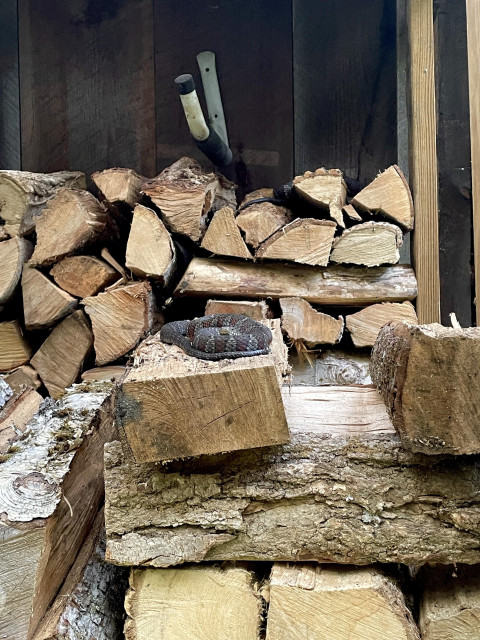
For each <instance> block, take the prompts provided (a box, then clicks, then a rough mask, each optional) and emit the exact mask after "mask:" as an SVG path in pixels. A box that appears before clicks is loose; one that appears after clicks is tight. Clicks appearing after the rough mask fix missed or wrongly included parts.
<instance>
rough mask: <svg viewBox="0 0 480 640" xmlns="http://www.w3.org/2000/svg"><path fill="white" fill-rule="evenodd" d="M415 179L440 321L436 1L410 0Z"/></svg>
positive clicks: (419, 236)
mask: <svg viewBox="0 0 480 640" xmlns="http://www.w3.org/2000/svg"><path fill="white" fill-rule="evenodd" d="M408 29H409V41H410V69H409V71H410V124H411V127H410V179H411V183H412V187H413V199H414V203H415V238H414V243H413V255H414V264H415V270H416V274H417V279H418V298H417V314H418V319H419V321H420V322H421V323H428V322H439V321H440V267H439V236H438V185H437V151H436V134H437V131H436V107H435V65H434V37H433V0H409V3H408Z"/></svg>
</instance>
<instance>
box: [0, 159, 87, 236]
mask: <svg viewBox="0 0 480 640" xmlns="http://www.w3.org/2000/svg"><path fill="white" fill-rule="evenodd" d="M86 186H87V185H86V182H85V174H83V173H80V171H59V172H57V173H31V172H30V171H0V203H1V204H0V216H1V217H2V218H3V220H4V221H5V231H6V232H7V233H9V234H10V235H11V236H16V235H27V234H29V233H31V232H32V231H33V229H34V227H35V223H36V220H37V217H38V216H39V215H40V214H41V213H42V211H43V209H44V208H45V205H46V203H47V202H48V201H49V200H51V198H53V197H54V196H55V194H56V193H57V191H58V190H59V189H61V188H63V187H68V188H69V189H86Z"/></svg>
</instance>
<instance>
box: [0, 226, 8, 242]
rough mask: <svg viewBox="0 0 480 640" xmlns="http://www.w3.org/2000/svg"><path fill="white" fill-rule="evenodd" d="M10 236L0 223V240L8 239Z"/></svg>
mask: <svg viewBox="0 0 480 640" xmlns="http://www.w3.org/2000/svg"><path fill="white" fill-rule="evenodd" d="M9 238H10V234H9V233H7V232H6V231H5V227H4V226H3V225H0V242H3V241H4V240H8V239H9Z"/></svg>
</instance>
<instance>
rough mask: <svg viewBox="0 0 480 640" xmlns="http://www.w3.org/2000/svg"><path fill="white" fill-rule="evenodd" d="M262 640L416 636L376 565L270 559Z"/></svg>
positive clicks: (397, 594)
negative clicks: (341, 565)
mask: <svg viewBox="0 0 480 640" xmlns="http://www.w3.org/2000/svg"><path fill="white" fill-rule="evenodd" d="M265 591H266V594H268V599H269V602H270V604H269V607H268V617H267V634H266V640H305V638H308V640H324V639H325V638H332V639H333V638H335V640H343V639H345V640H366V639H367V638H368V640H420V635H419V633H418V629H417V626H416V624H415V622H414V621H413V617H412V614H411V612H410V611H409V609H408V607H407V605H406V603H405V598H404V596H403V593H402V592H401V590H400V588H399V587H398V585H397V584H396V583H395V581H394V580H392V579H391V578H390V577H388V576H386V575H385V574H383V573H381V571H379V570H378V569H376V568H373V567H364V568H361V569H356V568H351V567H328V566H318V565H309V564H274V565H273V569H272V572H271V574H270V580H269V586H268V589H266V590H265Z"/></svg>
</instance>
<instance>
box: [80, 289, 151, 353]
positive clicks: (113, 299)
mask: <svg viewBox="0 0 480 640" xmlns="http://www.w3.org/2000/svg"><path fill="white" fill-rule="evenodd" d="M82 304H83V305H84V307H85V311H86V313H87V314H88V315H89V316H90V320H91V322H92V329H93V336H94V344H95V355H96V358H95V362H96V364H98V365H104V364H108V363H109V362H113V361H114V360H117V358H120V356H123V355H125V354H126V353H128V352H129V351H130V350H131V349H133V347H135V345H136V344H137V343H138V342H139V341H140V340H141V339H142V338H143V337H144V336H145V334H146V333H147V332H148V331H149V330H150V329H151V328H152V325H153V320H154V299H153V294H152V289H151V286H150V284H149V283H148V282H135V283H134V284H130V285H127V286H125V287H118V288H116V289H113V290H112V291H107V292H105V293H99V294H98V295H97V296H93V297H88V298H85V299H84V300H83V301H82Z"/></svg>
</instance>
